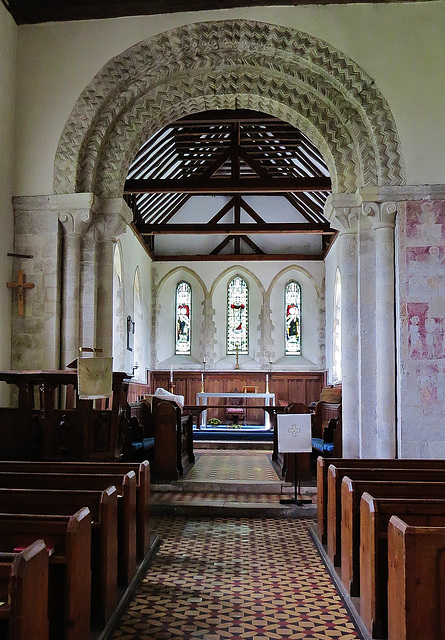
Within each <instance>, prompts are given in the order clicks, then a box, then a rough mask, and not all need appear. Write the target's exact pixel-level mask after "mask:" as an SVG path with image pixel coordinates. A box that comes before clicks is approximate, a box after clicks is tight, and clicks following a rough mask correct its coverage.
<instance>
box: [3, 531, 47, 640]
mask: <svg viewBox="0 0 445 640" xmlns="http://www.w3.org/2000/svg"><path fill="white" fill-rule="evenodd" d="M0 600H1V601H2V602H4V604H3V605H2V606H0V633H2V635H1V637H8V638H12V639H13V640H30V638H32V639H33V640H48V636H49V622H48V551H47V549H46V545H45V543H44V541H43V540H36V541H35V542H33V543H32V544H31V545H29V546H28V547H26V549H24V550H23V551H21V552H20V553H12V554H11V553H10V554H7V553H1V554H0Z"/></svg>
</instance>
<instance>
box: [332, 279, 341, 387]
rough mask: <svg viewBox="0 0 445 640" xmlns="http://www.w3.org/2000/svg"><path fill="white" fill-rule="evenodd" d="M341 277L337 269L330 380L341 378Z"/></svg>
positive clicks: (336, 380) (338, 380)
mask: <svg viewBox="0 0 445 640" xmlns="http://www.w3.org/2000/svg"><path fill="white" fill-rule="evenodd" d="M341 375H342V374H341V277H340V271H339V270H338V269H337V271H336V273H335V281H334V317H333V323H332V380H331V382H340V380H341Z"/></svg>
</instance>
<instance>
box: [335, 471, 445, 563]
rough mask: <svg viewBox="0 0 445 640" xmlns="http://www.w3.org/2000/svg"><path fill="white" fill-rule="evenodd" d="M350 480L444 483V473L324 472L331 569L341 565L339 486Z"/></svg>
mask: <svg viewBox="0 0 445 640" xmlns="http://www.w3.org/2000/svg"><path fill="white" fill-rule="evenodd" d="M346 476H348V477H350V478H351V479H353V480H387V481H391V480H400V481H414V482H415V481H422V482H445V469H422V470H421V471H420V470H419V469H408V468H401V469H400V468H397V469H388V468H386V469H376V468H374V469H357V468H353V469H351V468H340V467H335V466H334V465H330V466H329V468H328V509H327V513H328V515H327V520H328V523H327V527H328V531H327V553H328V556H329V558H330V559H331V560H332V562H333V563H334V564H335V565H340V564H341V546H342V545H341V535H340V534H341V482H342V480H343V478H344V477H346Z"/></svg>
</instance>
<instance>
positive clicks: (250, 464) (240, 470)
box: [187, 451, 280, 482]
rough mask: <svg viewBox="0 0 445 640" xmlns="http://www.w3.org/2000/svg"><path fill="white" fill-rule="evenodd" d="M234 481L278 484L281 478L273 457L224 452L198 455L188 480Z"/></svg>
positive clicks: (260, 453) (252, 453)
mask: <svg viewBox="0 0 445 640" xmlns="http://www.w3.org/2000/svg"><path fill="white" fill-rule="evenodd" d="M203 478H205V479H206V480H208V481H212V480H232V481H240V482H243V481H245V482H249V481H250V482H255V481H262V482H264V481H270V482H274V481H275V482H278V481H279V480H280V478H279V477H278V474H277V472H276V471H275V469H274V467H273V465H272V462H271V456H270V454H267V453H262V452H255V451H251V452H250V453H249V455H246V454H245V453H240V452H238V451H236V452H235V451H231V452H230V455H227V454H225V453H222V452H208V453H202V454H198V456H197V459H196V462H195V464H194V465H193V467H192V468H191V470H190V471H189V473H188V474H187V480H201V479H203Z"/></svg>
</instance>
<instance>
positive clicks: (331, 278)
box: [325, 238, 339, 384]
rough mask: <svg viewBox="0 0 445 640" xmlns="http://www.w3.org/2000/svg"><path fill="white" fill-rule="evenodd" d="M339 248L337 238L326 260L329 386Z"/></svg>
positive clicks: (330, 380)
mask: <svg viewBox="0 0 445 640" xmlns="http://www.w3.org/2000/svg"><path fill="white" fill-rule="evenodd" d="M338 248H339V243H338V238H337V240H336V241H335V242H334V244H333V246H332V247H331V250H330V251H329V253H328V255H327V256H326V260H325V268H326V277H325V309H326V312H325V318H326V370H327V380H328V383H329V384H330V383H331V382H332V347H333V343H332V329H333V323H334V288H335V287H334V285H335V274H336V272H337V268H338V267H339V255H338Z"/></svg>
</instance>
